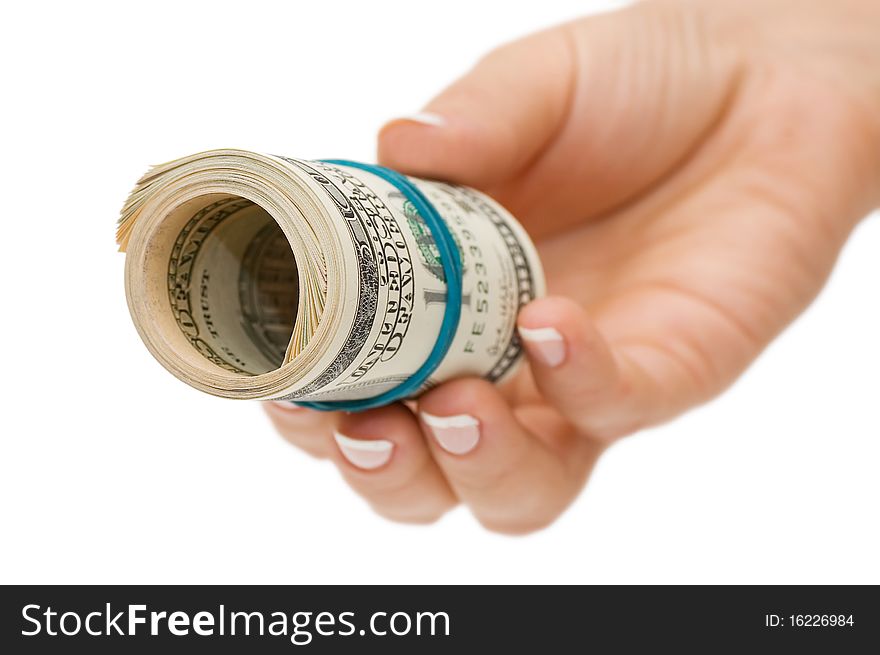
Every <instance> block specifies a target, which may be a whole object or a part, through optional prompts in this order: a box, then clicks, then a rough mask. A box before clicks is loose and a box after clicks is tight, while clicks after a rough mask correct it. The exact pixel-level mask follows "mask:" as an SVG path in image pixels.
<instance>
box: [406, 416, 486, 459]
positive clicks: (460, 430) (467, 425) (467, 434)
mask: <svg viewBox="0 0 880 655" xmlns="http://www.w3.org/2000/svg"><path fill="white" fill-rule="evenodd" d="M421 416H422V420H423V421H424V422H425V424H426V425H427V426H428V427H429V428H431V433H432V434H433V435H434V438H435V439H436V440H437V443H439V444H440V446H441V447H442V448H443V450H445V451H446V452H448V453H452V454H453V455H464V454H466V453H469V452H471V451H472V450H473V449H474V448H476V447H477V442H479V440H480V422H479V421H478V420H477V419H475V418H474V417H473V416H468V415H467V414H457V415H455V416H434V415H433V414H428V413H427V412H421Z"/></svg>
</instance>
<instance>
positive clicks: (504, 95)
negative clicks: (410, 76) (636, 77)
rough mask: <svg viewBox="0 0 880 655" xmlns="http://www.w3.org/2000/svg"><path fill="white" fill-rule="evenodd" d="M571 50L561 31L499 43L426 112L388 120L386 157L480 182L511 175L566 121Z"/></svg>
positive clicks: (413, 168)
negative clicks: (506, 43)
mask: <svg viewBox="0 0 880 655" xmlns="http://www.w3.org/2000/svg"><path fill="white" fill-rule="evenodd" d="M571 54H572V53H571V49H570V47H569V46H568V44H567V42H566V39H565V37H564V35H563V34H562V33H561V30H548V31H545V32H540V33H538V34H535V35H532V36H529V37H527V38H525V39H522V40H520V41H516V42H514V43H511V44H508V45H505V46H503V47H501V48H499V49H497V50H495V51H494V52H492V53H490V54H489V55H488V56H486V57H485V58H484V59H482V60H481V61H480V62H479V63H478V64H477V65H476V66H475V67H474V68H473V70H471V71H470V72H469V73H467V74H466V75H465V76H464V77H462V78H461V79H459V80H458V81H457V82H455V83H453V84H452V85H451V86H450V87H449V88H447V89H446V90H445V91H443V92H442V93H441V94H440V95H439V96H437V97H436V98H434V99H433V100H432V101H431V102H430V103H428V106H427V107H426V108H425V110H424V112H423V113H421V114H416V115H414V116H412V117H409V118H404V119H398V120H395V121H392V122H391V123H389V124H388V125H386V126H385V127H384V128H383V130H382V132H381V133H380V136H379V161H380V162H381V163H383V164H385V165H387V166H390V167H391V168H398V169H400V170H404V171H406V172H408V173H412V174H414V175H424V176H428V177H439V178H442V179H447V180H451V181H457V182H462V183H466V184H470V185H471V186H476V187H481V188H485V187H487V186H489V185H491V184H493V183H495V182H496V181H498V180H502V179H506V178H507V177H509V176H510V175H511V174H512V173H513V172H514V171H517V170H519V169H521V168H522V167H523V166H525V165H526V164H527V163H528V161H529V160H530V159H531V158H533V157H534V156H535V154H536V153H537V152H538V151H539V150H540V149H541V147H542V146H543V145H544V144H545V143H546V142H547V141H548V140H549V139H550V138H551V137H552V135H553V134H554V133H555V132H556V131H557V130H558V129H559V126H560V124H561V122H562V121H563V120H564V117H565V112H566V107H567V98H568V95H569V82H570V80H571V74H570V71H571V69H572V66H573V62H572V57H571ZM548 71H552V74H548Z"/></svg>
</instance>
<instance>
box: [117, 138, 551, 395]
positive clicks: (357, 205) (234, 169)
mask: <svg viewBox="0 0 880 655" xmlns="http://www.w3.org/2000/svg"><path fill="white" fill-rule="evenodd" d="M117 240H118V242H119V245H120V249H121V250H124V251H126V263H125V290H126V296H127V299H128V306H129V309H130V311H131V316H132V319H133V320H134V324H135V326H136V327H137V330H138V332H139V334H140V336H141V338H142V339H143V341H144V343H145V344H146V346H147V348H148V349H149V350H150V352H151V353H152V354H153V356H154V357H155V358H156V359H157V360H158V361H159V362H160V363H161V364H162V365H163V366H164V367H165V368H166V369H168V370H169V371H170V372H171V373H172V374H174V375H175V376H176V377H178V378H179V379H181V380H182V381H184V382H186V383H187V384H189V385H191V386H193V387H195V388H197V389H201V390H203V391H206V392H208V393H211V394H214V395H217V396H223V397H227V398H242V399H260V400H290V401H294V402H297V403H300V404H303V405H306V406H309V407H314V408H317V409H327V410H329V409H346V410H359V409H366V408H369V407H376V406H380V405H384V404H388V403H391V402H394V401H395V400H400V399H403V398H408V397H413V396H415V395H418V393H420V392H421V391H424V390H426V389H429V388H431V387H433V386H434V385H437V384H439V383H440V382H443V381H445V380H448V379H451V378H454V377H458V376H464V375H476V376H482V377H484V378H486V379H489V380H492V381H500V380H502V379H504V378H505V377H506V376H509V375H510V374H511V373H512V372H513V370H514V368H515V367H516V365H517V363H518V362H519V360H520V358H521V355H522V348H521V344H520V341H519V339H518V336H517V334H516V329H515V327H516V323H515V321H516V315H517V312H518V310H519V308H520V307H522V306H523V305H524V304H526V303H528V302H529V301H530V300H532V299H533V298H535V297H537V296H540V295H542V294H543V293H544V276H543V272H542V270H541V264H540V261H539V260H538V256H537V253H536V251H535V248H534V246H533V244H532V242H531V241H530V240H529V237H528V235H527V234H526V233H525V231H524V230H523V229H522V227H521V226H520V225H519V224H518V223H517V222H516V220H514V218H513V217H512V216H511V215H510V214H509V213H508V212H507V211H506V210H505V209H504V208H503V207H502V206H500V205H499V204H498V203H496V202H495V201H493V200H492V199H491V198H489V197H488V196H486V195H484V194H482V193H480V192H478V191H475V190H473V189H469V188H466V187H462V186H455V185H451V184H446V183H443V182H438V181H433V180H423V179H418V178H413V177H407V176H404V175H401V174H400V173H397V172H395V171H392V170H389V169H387V168H383V167H380V166H376V165H370V164H361V163H357V162H349V161H339V160H327V161H304V160H298V159H291V158H288V157H281V156H277V155H265V154H258V153H255V152H248V151H244V150H212V151H209V152H202V153H198V154H195V155H191V156H189V157H184V158H181V159H177V160H175V161H172V162H169V163H167V164H162V165H160V166H156V167H154V168H153V169H152V170H150V171H149V172H148V173H147V174H146V175H144V177H143V178H141V179H140V181H139V182H138V183H137V186H136V187H135V188H134V190H133V191H132V192H131V195H130V196H129V198H128V201H127V202H126V204H125V206H124V207H123V209H122V213H121V217H120V219H119V226H118V232H117Z"/></svg>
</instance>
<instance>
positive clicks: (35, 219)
mask: <svg viewBox="0 0 880 655" xmlns="http://www.w3.org/2000/svg"><path fill="white" fill-rule="evenodd" d="M609 4H610V3H595V2H594V3H583V2H554V3H547V2H528V3H526V2H523V3H519V2H517V3H514V2H504V3H500V2H499V3H489V2H473V1H471V2H467V3H460V4H456V3H455V2H442V3H421V2H396V3H388V2H338V1H336V2H310V3H306V2H298V3H294V2H286V3H282V2H278V3H268V2H256V1H253V0H250V1H249V2H245V3H242V2H234V3H218V2H211V3H188V2H169V3H165V2H155V1H151V2H141V3H112V4H110V3H108V4H106V5H97V4H92V3H83V2H77V3H60V2H59V3H57V4H55V5H51V4H43V3H24V2H21V3H15V5H14V7H15V8H14V9H8V8H6V9H3V10H2V12H3V16H2V22H3V25H4V30H3V31H4V37H3V39H2V40H0V56H2V61H3V64H2V65H3V95H4V100H3V101H2V104H0V115H2V120H0V131H2V149H3V152H2V157H0V167H2V185H3V210H2V216H3V217H2V231H0V235H2V238H3V245H2V250H0V266H2V275H0V280H2V284H3V298H2V299H3V303H2V307H3V310H2V330H3V333H2V344H3V362H4V364H5V366H4V371H3V376H2V377H3V382H2V385H3V388H2V396H0V398H2V407H3V410H2V411H3V420H2V428H0V430H2V445H0V494H2V496H0V532H2V533H0V582H4V583H8V582H44V583H48V582H95V583H97V582H125V583H136V582H140V583H154V582H155V583H158V582H212V583H213V582H217V583H220V582H234V583H239V582H262V583H274V582H279V583H280V582H285V583H300V582H302V583H305V582H312V583H330V582H404V583H428V582H501V583H506V582H557V583H560V582H561V583H564V582H614V583H620V582H733V583H738V582H774V583H775V582H797V583H801V582H802V583H806V582H849V583H858V582H873V583H880V558H878V553H880V527H878V507H877V505H878V498H880V476H878V475H877V469H878V466H880V440H878V435H880V418H878V415H877V410H876V408H877V406H878V374H877V371H878V369H880V345H878V336H880V307H878V305H880V303H878V296H880V293H878V286H880V257H878V253H880V224H878V220H877V217H876V216H875V217H873V219H871V220H868V221H866V222H864V223H863V224H862V225H861V227H860V228H859V229H858V230H857V231H856V233H855V236H854V237H853V239H852V240H851V241H850V243H849V245H848V246H847V248H846V250H845V252H844V253H843V256H842V258H841V261H840V264H839V266H838V267H837V270H836V271H835V273H834V276H833V278H832V280H831V282H830V284H829V285H828V287H827V288H826V289H825V291H824V292H823V293H822V295H821V296H820V298H819V300H818V301H817V302H816V304H815V305H814V306H813V307H812V308H811V309H810V310H809V311H808V312H807V313H806V315H804V316H803V317H802V318H801V319H800V320H799V321H798V322H797V323H796V324H795V325H794V326H793V327H792V328H790V329H789V330H788V331H787V332H786V333H785V334H784V335H783V336H782V337H781V338H780V339H779V340H778V341H777V342H776V343H775V344H774V345H773V346H772V347H771V348H770V349H769V350H768V351H767V352H766V354H765V355H763V356H762V357H761V358H760V360H759V361H758V362H757V363H756V365H755V366H754V367H753V368H752V369H750V371H749V372H748V373H747V374H746V375H745V376H744V377H743V378H742V379H741V380H740V381H739V382H738V383H737V384H736V385H735V387H734V388H733V389H732V390H731V391H729V392H728V393H727V394H726V395H724V396H723V397H722V398H721V399H719V400H717V401H716V402H713V403H711V404H710V405H708V406H705V407H703V408H701V409H699V410H697V411H694V412H692V413H690V414H689V415H687V416H686V417H684V418H682V419H680V420H678V421H676V422H674V423H672V424H670V425H667V426H663V427H662V428H659V429H654V430H651V431H648V432H645V433H643V434H640V435H637V436H635V437H632V438H629V439H627V440H625V441H623V442H622V443H620V444H619V445H617V446H615V447H614V448H613V449H612V450H611V451H610V452H609V453H608V454H607V455H606V456H605V457H604V458H603V459H602V460H601V462H600V464H599V467H598V469H597V470H596V472H595V475H594V477H593V479H592V481H591V483H590V485H589V487H588V488H587V490H586V491H585V493H583V495H582V496H581V497H580V499H579V501H578V502H577V503H576V504H575V505H574V507H573V508H572V509H571V510H570V511H569V512H568V513H567V514H566V515H565V516H564V517H563V518H562V519H561V520H560V521H559V522H558V523H557V524H555V525H554V526H552V527H551V528H550V529H548V530H546V531H544V532H542V533H539V534H535V535H532V536H529V537H525V538H522V537H520V538H510V537H501V536H495V535H492V534H488V533H486V532H484V531H483V530H482V529H481V528H480V527H479V526H478V525H477V524H476V522H475V521H474V520H472V519H471V517H470V516H469V515H468V514H467V513H466V512H465V511H464V510H457V511H455V512H454V513H452V514H451V515H449V516H448V517H446V518H445V519H443V520H442V521H441V522H439V523H438V524H436V525H434V526H431V527H427V528H425V527H406V526H399V525H395V524H391V523H388V522H386V521H384V520H382V519H380V518H377V517H376V516H374V515H373V514H371V513H370V511H369V510H368V509H367V507H366V506H365V505H364V503H363V502H362V501H361V500H360V499H359V498H357V497H356V496H355V495H354V494H353V493H352V492H350V491H349V490H348V488H347V487H346V486H345V485H344V484H343V483H342V482H341V481H340V479H339V478H338V475H337V473H336V471H335V470H334V469H333V467H332V466H331V465H330V464H328V463H319V462H316V461H314V460H312V459H310V458H308V457H307V456H306V455H303V454H301V453H299V452H297V451H295V450H294V449H292V448H291V447H289V446H288V445H287V444H286V443H285V442H283V441H282V440H281V439H280V438H279V437H277V436H276V435H275V434H274V433H273V431H272V429H271V428H270V426H269V423H268V421H267V420H266V418H265V417H264V416H263V414H262V412H261V411H260V408H259V407H257V406H256V405H251V404H244V403H236V402H233V401H226V400H221V399H216V398H213V397H210V396H207V395H203V394H201V393H199V392H197V391H195V390H193V389H190V388H189V387H187V386H185V385H184V384H182V383H180V382H178V381H177V380H176V379H174V378H173V377H171V376H170V375H169V374H168V373H166V372H165V371H164V370H163V369H162V368H161V367H160V366H159V364H157V363H156V362H154V361H153V359H152V358H151V357H150V355H149V354H148V353H147V350H146V349H145V348H144V347H143V345H142V344H141V342H140V340H139V339H138V336H137V334H136V332H135V330H134V328H133V326H132V325H131V321H130V319H129V315H128V310H127V308H126V304H125V299H124V294H123V288H122V269H123V255H121V254H118V253H117V252H116V251H115V250H116V248H115V244H114V241H113V233H114V224H115V220H116V215H117V212H118V210H119V207H120V206H121V204H122V202H123V200H124V199H125V196H126V194H127V192H128V191H129V189H130V188H131V186H132V184H133V183H134V181H135V180H136V178H137V177H138V176H139V175H140V174H141V173H142V172H143V171H144V170H145V169H146V167H147V166H148V165H149V164H153V163H158V162H162V161H165V160H168V159H171V158H174V157H177V156H180V155H183V154H188V153H190V152H195V151H199V150H204V149H209V148H216V147H242V148H250V149H254V150H264V151H269V152H278V153H283V154H288V155H292V156H298V157H305V158H311V157H315V158H316V157H346V158H351V159H362V160H367V161H370V160H372V159H373V157H374V139H375V132H376V130H377V128H378V127H379V126H380V125H381V124H382V122H384V121H385V120H386V119H388V118H390V117H392V116H395V115H400V114H405V113H410V112H413V111H415V110H418V109H419V108H420V106H421V104H422V103H423V102H424V101H426V100H427V99H428V98H429V97H430V96H431V95H433V94H434V93H435V92H436V91H438V90H439V89H440V88H442V86H443V85H445V84H446V83H447V82H449V81H451V80H452V79H453V78H454V77H456V76H457V75H459V74H460V73H461V72H463V71H464V70H465V69H466V68H467V67H469V66H470V64H471V63H472V62H473V61H474V60H475V58H476V57H478V56H479V55H480V54H481V53H482V52H484V51H485V50H487V49H488V48H490V47H492V46H493V45H496V44H498V43H499V42H501V41H504V40H507V39H510V38H513V37H516V36H519V35H522V34H524V33H527V32H529V31H532V30H534V29H537V28H539V27H543V26H546V25H549V24H552V23H555V22H558V21H561V20H564V19H567V18H571V17H574V16H577V15H579V14H580V13H582V12H583V11H584V5H588V6H589V7H592V8H593V9H594V10H595V9H597V8H600V7H602V6H603V5H604V6H608V5H609Z"/></svg>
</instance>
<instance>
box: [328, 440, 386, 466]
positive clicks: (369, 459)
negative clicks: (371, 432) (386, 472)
mask: <svg viewBox="0 0 880 655" xmlns="http://www.w3.org/2000/svg"><path fill="white" fill-rule="evenodd" d="M333 438H334V439H336V443H337V445H338V446H339V450H340V451H342V454H343V455H344V456H345V459H347V460H348V461H349V462H351V463H352V464H354V465H355V466H357V467H358V468H362V469H367V470H369V469H377V468H379V467H380V466H382V465H383V464H385V463H387V462H388V460H389V459H391V451H392V450H394V444H393V443H392V442H390V441H388V440H387V439H352V438H351V437H346V436H345V435H344V434H341V433H339V432H334V433H333Z"/></svg>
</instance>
